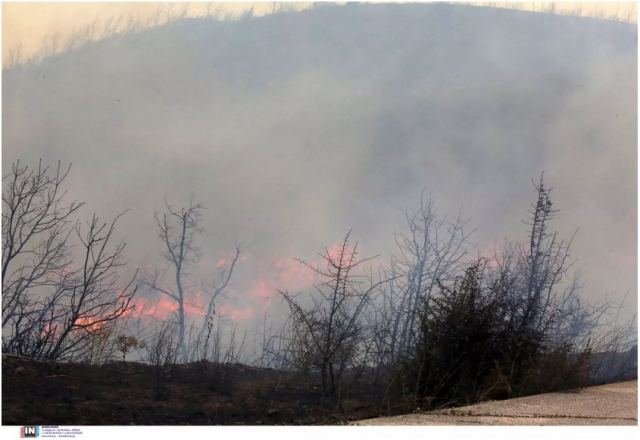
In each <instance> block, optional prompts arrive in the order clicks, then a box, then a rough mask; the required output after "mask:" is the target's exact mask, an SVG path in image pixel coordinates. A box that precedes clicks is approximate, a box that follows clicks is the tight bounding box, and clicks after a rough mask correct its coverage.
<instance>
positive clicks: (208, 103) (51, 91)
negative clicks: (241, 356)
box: [3, 4, 637, 319]
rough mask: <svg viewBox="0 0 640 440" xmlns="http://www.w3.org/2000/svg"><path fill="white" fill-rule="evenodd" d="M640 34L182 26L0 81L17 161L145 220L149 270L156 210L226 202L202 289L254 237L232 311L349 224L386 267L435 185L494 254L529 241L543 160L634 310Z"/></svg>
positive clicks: (252, 304) (495, 12)
mask: <svg viewBox="0 0 640 440" xmlns="http://www.w3.org/2000/svg"><path fill="white" fill-rule="evenodd" d="M636 40H637V30H636V27H635V25H631V24H624V23H617V22H608V21H604V20H596V19H587V18H576V17H566V16H554V15H544V14H535V13H529V12H518V11H510V10H499V9H488V8H478V7H469V6H460V5H458V6H454V5H444V4H429V5H347V6H324V7H317V8H314V9H311V10H308V11H302V12H289V13H282V14H276V15H272V16H266V17H261V18H245V19H242V20H238V21H215V20H210V19H184V20H180V21H178V22H174V23H172V24H169V25H166V26H162V27H159V28H154V29H149V30H145V31H142V32H139V33H136V34H130V35H123V36H116V37H112V38H109V39H107V40H104V41H101V42H97V43H91V44H88V45H86V46H85V47H84V48H82V49H79V50H76V51H73V52H69V53H65V54H62V55H59V56H55V57H52V58H48V59H46V60H44V61H43V62H41V63H39V64H37V65H27V66H21V67H16V68H13V69H11V70H6V71H4V72H3V73H4V75H3V93H4V98H3V170H4V171H5V172H6V170H7V169H8V167H9V164H10V162H11V161H13V160H15V159H17V158H21V159H22V160H23V161H27V162H32V163H33V161H36V160H37V159H38V158H40V157H42V158H43V159H44V160H45V161H47V162H50V163H53V162H55V161H57V160H62V161H63V162H72V163H73V168H72V174H71V176H70V180H69V190H70V191H69V196H70V197H73V198H77V199H80V200H85V201H87V202H88V206H87V207H85V214H86V215H89V214H90V211H93V210H95V211H97V212H98V213H99V214H101V215H104V216H107V217H112V216H114V215H115V214H117V213H118V212H120V211H123V210H125V209H129V210H130V212H129V213H127V214H126V216H125V217H124V219H123V220H122V222H121V225H120V228H119V233H120V234H121V236H122V237H123V238H125V239H126V240H127V242H128V248H127V255H128V257H129V260H130V261H131V267H132V268H134V267H141V268H143V269H145V268H146V269H147V270H149V269H150V268H154V267H162V265H163V264H164V263H163V262H162V260H161V258H160V253H161V247H160V244H159V242H158V239H157V236H156V232H155V229H154V227H155V224H154V221H153V213H154V211H156V210H159V209H162V207H163V199H164V197H165V196H166V197H167V199H168V200H169V201H171V202H172V203H173V204H175V205H181V204H186V203H188V201H189V197H190V196H191V195H193V196H194V197H195V199H196V200H199V201H202V202H203V203H204V204H205V205H206V206H207V207H208V208H209V209H208V211H207V212H206V213H205V215H204V217H203V224H202V226H203V227H204V229H205V230H206V232H205V233H204V234H202V237H201V241H200V243H199V248H200V250H201V252H202V253H203V260H202V262H201V264H200V266H199V269H197V270H195V272H194V274H193V275H194V276H193V277H192V280H193V282H192V286H191V288H192V289H197V288H200V287H201V286H200V284H199V282H200V280H203V281H211V279H212V278H213V274H214V269H215V266H216V264H217V262H218V261H219V259H220V258H224V257H228V256H229V254H230V253H231V252H232V251H233V248H234V245H235V243H236V242H238V243H240V245H241V246H242V250H243V255H244V257H245V258H244V259H243V260H242V261H241V263H240V265H239V271H238V273H237V276H236V278H235V279H234V282H233V285H232V289H231V291H230V292H229V296H231V297H235V298H236V299H235V300H232V299H227V300H226V302H227V307H228V308H227V310H228V313H229V314H230V315H231V314H232V313H235V315H234V316H235V317H236V318H237V319H242V318H249V317H252V316H258V315H260V314H261V313H262V312H263V311H264V309H263V308H261V307H262V306H260V307H257V306H256V304H262V303H260V300H261V298H262V297H264V296H267V295H271V294H273V289H275V288H292V289H295V288H297V287H300V285H302V284H303V283H304V274H301V273H299V272H298V271H297V269H296V266H295V263H293V261H292V257H301V258H307V259H313V258H315V257H314V256H315V255H316V252H318V251H321V250H322V249H323V247H324V246H325V245H327V246H330V245H331V244H332V243H334V242H335V241H337V240H340V239H341V238H342V237H343V235H344V233H345V232H346V231H347V230H348V229H350V228H353V231H354V232H353V235H354V237H355V238H357V239H358V240H359V241H360V244H361V248H362V251H363V254H364V255H365V256H366V255H372V254H382V256H381V257H380V259H379V262H380V264H383V263H385V261H386V258H387V256H388V255H389V253H390V252H392V251H393V250H394V244H393V243H394V241H393V239H394V237H393V234H394V232H395V231H401V230H402V228H403V226H404V224H403V220H404V217H403V214H402V209H404V208H412V207H414V206H415V205H416V204H417V203H418V199H419V195H420V192H421V191H422V189H423V188H425V189H426V192H427V193H430V194H431V195H433V197H434V200H435V202H436V207H437V208H438V211H439V212H440V213H442V214H445V213H456V212H457V210H458V209H459V208H460V207H461V206H462V207H463V208H464V213H465V214H466V215H467V216H469V217H471V218H472V224H473V225H475V226H477V227H478V231H477V233H476V234H475V235H474V241H475V243H476V245H477V246H478V247H479V248H481V249H488V248H489V247H491V246H492V243H495V241H498V242H500V241H502V240H503V239H505V238H509V239H512V240H522V239H525V237H526V230H527V226H526V225H525V224H524V223H523V220H524V219H525V218H526V217H527V209H528V208H529V205H530V203H531V202H532V201H533V197H534V191H533V188H532V185H531V179H532V178H534V179H535V178H537V177H539V174H540V172H541V171H542V170H545V180H546V182H547V183H548V184H550V185H551V186H553V187H554V188H555V191H554V198H555V202H556V206H557V207H558V208H560V209H561V211H560V212H559V213H558V215H557V217H556V224H555V225H556V227H557V229H558V230H559V231H560V232H561V233H562V234H563V235H564V236H567V237H568V236H570V235H571V234H572V233H573V232H574V230H575V229H576V228H578V234H577V236H576V242H575V247H574V252H573V256H574V257H575V258H576V259H577V263H576V266H575V267H576V268H577V269H578V270H579V273H580V274H581V278H582V282H583V284H584V286H585V287H584V295H585V296H586V298H588V299H591V300H601V299H603V298H604V297H605V294H612V293H618V294H619V295H620V296H621V295H622V294H624V293H626V292H630V293H631V295H630V298H629V299H628V306H629V310H635V308H636V304H637V302H636V267H637V264H636V243H637V236H636V223H637V220H636V202H637V195H636V182H637V177H636V176H637V174H636V173H637V169H636V163H637V156H636V155H637V150H636V145H637V109H636V103H637V84H636V78H637V72H636V63H637V59H636V53H637V47H636Z"/></svg>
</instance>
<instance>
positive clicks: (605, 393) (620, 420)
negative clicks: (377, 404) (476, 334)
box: [352, 380, 638, 425]
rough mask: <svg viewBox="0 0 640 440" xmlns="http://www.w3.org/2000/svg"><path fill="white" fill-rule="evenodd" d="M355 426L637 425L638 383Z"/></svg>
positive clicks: (359, 423)
mask: <svg viewBox="0 0 640 440" xmlns="http://www.w3.org/2000/svg"><path fill="white" fill-rule="evenodd" d="M352 423H353V424H355V425H637V424H638V382H637V381H635V380H634V381H627V382H619V383H615V384H608V385H600V386H594V387H589V388H584V389H582V390H580V391H573V392H557V393H547V394H538V395H535V396H527V397H520V398H517V399H509V400H502V401H491V402H484V403H479V404H476V405H470V406H465V407H460V408H453V409H447V410H442V411H433V412H427V413H414V414H407V415H401V416H394V417H379V418H374V419H367V420H360V421H357V422H352Z"/></svg>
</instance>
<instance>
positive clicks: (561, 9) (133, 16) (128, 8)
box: [2, 2, 636, 65]
mask: <svg viewBox="0 0 640 440" xmlns="http://www.w3.org/2000/svg"><path fill="white" fill-rule="evenodd" d="M472 3H473V4H479V5H487V4H488V5H491V6H496V7H506V8H517V9H523V10H533V11H541V10H549V9H550V8H554V10H555V11H556V12H558V13H566V14H579V15H584V16H594V17H606V18H613V19H618V20H623V21H635V20H636V2H607V3H602V2H599V3H598V2H553V3H551V2H516V3H514V2H472ZM283 4H286V5H285V7H287V8H291V9H304V8H307V7H309V5H310V3H303V2H279V3H277V4H276V3H273V2H258V3H256V2H253V3H251V2H226V3H201V2H182V3H178V2H166V3H155V2H148V3H129V2H117V3H109V2H102V3H97V2H76V3H46V2H42V3H40V2H38V3H21V2H15V3H14V2H3V4H2V9H3V19H2V39H3V43H2V47H3V65H6V64H7V62H8V61H9V60H10V57H11V56H12V55H13V54H15V53H16V51H17V50H19V51H20V57H21V58H23V59H24V58H26V59H28V58H31V57H33V56H34V55H36V54H39V53H41V52H42V51H48V50H50V48H51V43H52V39H54V38H57V39H58V40H59V43H60V44H59V47H58V48H57V50H62V46H63V44H62V43H63V42H64V41H65V40H67V39H68V38H69V37H70V36H71V35H73V34H74V33H76V32H82V31H84V30H86V29H87V27H89V26H91V25H94V26H95V35H94V38H100V37H103V36H105V35H109V34H110V33H112V32H113V31H116V32H117V31H122V30H123V29H124V28H125V27H126V25H127V23H128V22H129V20H133V21H134V22H136V23H138V24H140V25H141V26H145V27H146V26H150V25H151V23H159V24H162V23H163V22H166V20H167V18H168V17H171V16H176V15H179V14H184V15H185V16H187V17H197V16H203V15H206V14H215V15H217V16H219V17H225V16H226V17H237V16H238V15H239V14H241V13H242V12H245V11H247V10H249V9H251V10H253V13H254V14H255V15H262V14H268V13H271V12H272V11H273V10H274V8H281V7H283ZM118 20H119V21H118ZM107 24H108V25H110V26H113V28H112V29H111V30H106V29H105V25H107ZM105 31H106V32H105Z"/></svg>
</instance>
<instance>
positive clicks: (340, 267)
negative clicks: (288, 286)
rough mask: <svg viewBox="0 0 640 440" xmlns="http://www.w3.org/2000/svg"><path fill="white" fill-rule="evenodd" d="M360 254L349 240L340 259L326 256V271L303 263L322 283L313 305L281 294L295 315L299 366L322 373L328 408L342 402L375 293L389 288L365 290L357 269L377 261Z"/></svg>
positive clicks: (311, 298) (341, 248) (312, 298)
mask: <svg viewBox="0 0 640 440" xmlns="http://www.w3.org/2000/svg"><path fill="white" fill-rule="evenodd" d="M357 248H358V245H357V243H356V244H355V245H354V246H353V247H351V246H350V245H349V234H347V235H346V236H345V238H344V240H343V241H342V243H341V244H340V246H339V248H338V250H337V253H336V255H332V254H331V253H330V252H329V251H328V250H325V253H324V254H322V255H321V257H322V259H323V260H324V262H325V264H326V267H324V268H321V267H314V266H311V265H309V264H307V263H304V262H301V263H302V264H305V265H306V266H307V267H308V268H309V269H311V270H312V271H313V272H314V273H315V274H316V275H317V276H318V277H319V279H320V281H319V282H318V283H316V284H315V285H314V288H315V291H314V293H310V294H309V295H308V297H307V299H308V300H309V301H310V304H309V305H307V304H304V303H303V302H302V301H301V300H300V298H299V296H298V295H292V294H290V293H289V292H288V291H283V290H279V291H278V292H279V293H280V295H282V297H283V298H284V299H285V301H286V302H287V304H288V305H289V309H290V312H291V322H292V330H293V333H292V337H291V339H292V342H293V344H294V350H295V357H296V359H295V360H296V361H297V364H298V365H299V366H301V367H303V368H317V369H318V370H319V372H320V384H321V391H322V399H323V402H325V403H335V401H336V399H339V396H340V392H341V387H342V377H343V374H344V372H345V370H346V368H347V367H348V366H349V363H350V362H351V361H352V360H353V359H354V356H355V355H356V353H357V349H358V345H359V343H360V341H361V338H362V337H363V336H364V335H363V322H362V320H361V314H362V312H363V310H364V308H365V306H366V305H367V303H368V301H369V299H370V297H371V295H372V294H373V292H375V291H376V289H377V288H378V287H380V286H381V285H382V284H383V283H384V282H385V281H378V282H376V283H373V284H371V283H367V284H364V283H363V282H362V281H361V279H360V278H359V277H358V276H357V275H356V274H354V269H356V268H357V267H358V266H361V265H362V264H363V263H365V262H368V261H370V260H372V259H373V258H375V257H372V258H364V259H359V258H358V250H357Z"/></svg>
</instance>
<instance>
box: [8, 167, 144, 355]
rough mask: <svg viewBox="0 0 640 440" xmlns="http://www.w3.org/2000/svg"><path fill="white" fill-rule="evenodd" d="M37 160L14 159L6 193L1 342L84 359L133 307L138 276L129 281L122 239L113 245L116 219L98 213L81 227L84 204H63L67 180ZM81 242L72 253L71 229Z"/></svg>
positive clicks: (24, 351) (27, 351)
mask: <svg viewBox="0 0 640 440" xmlns="http://www.w3.org/2000/svg"><path fill="white" fill-rule="evenodd" d="M68 172H69V168H67V169H66V171H64V172H62V171H61V168H60V165H58V167H57V170H56V171H55V174H54V175H50V172H49V169H48V168H47V167H43V166H42V164H41V163H39V165H38V168H37V169H35V170H30V169H29V168H28V167H26V166H20V164H19V163H18V162H16V163H15V164H13V166H12V171H11V173H10V174H9V176H7V177H5V181H6V182H7V184H6V185H7V186H6V190H5V192H4V193H3V208H4V210H3V211H4V212H3V223H2V235H3V243H2V244H3V256H2V287H3V292H2V294H3V302H2V317H3V350H4V351H8V352H13V353H18V354H21V355H25V356H29V357H34V358H40V359H79V358H82V357H83V356H85V355H86V354H87V351H88V350H89V347H90V346H91V345H92V341H95V340H96V337H97V333H99V332H101V331H107V329H108V327H109V326H108V324H109V323H111V322H113V321H115V320H116V319H118V318H119V317H121V316H122V315H124V314H125V313H126V312H127V311H128V310H130V309H131V307H132V305H131V299H132V297H133V295H134V294H135V288H133V287H132V281H133V278H132V279H131V280H130V281H128V282H126V283H125V284H124V286H123V285H122V284H121V283H120V280H119V274H118V273H119V268H120V267H122V266H123V265H124V260H123V258H122V252H123V250H124V247H125V245H124V243H120V244H117V245H115V246H112V244H111V241H112V236H113V233H114V230H115V227H116V223H117V220H118V218H119V216H118V217H116V218H115V219H114V220H113V221H112V222H111V223H109V224H108V223H104V222H101V221H100V219H99V218H98V217H96V216H95V215H94V216H93V217H92V219H91V220H90V221H89V222H88V223H87V228H86V230H83V228H82V226H81V224H80V223H78V222H76V223H75V226H72V222H71V216H72V214H74V213H75V212H76V211H77V210H78V209H79V208H80V207H81V206H82V204H81V203H79V202H71V203H69V204H65V203H64V202H63V197H64V195H65V193H64V191H61V185H62V183H63V181H64V180H65V178H66V176H67V174H68ZM73 232H75V234H73V235H75V238H76V239H77V241H78V242H79V243H80V246H79V248H80V250H79V251H78V252H77V256H78V258H79V263H77V264H75V263H74V259H73V258H72V257H73V255H72V252H71V246H70V244H69V243H70V241H71V239H72V233H73Z"/></svg>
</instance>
